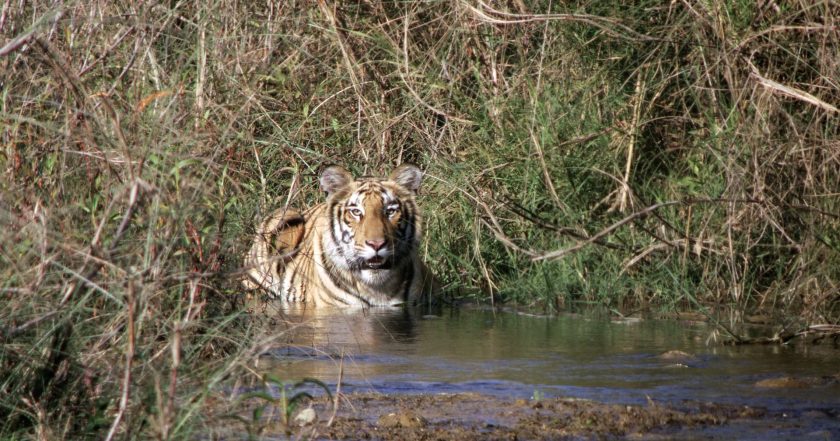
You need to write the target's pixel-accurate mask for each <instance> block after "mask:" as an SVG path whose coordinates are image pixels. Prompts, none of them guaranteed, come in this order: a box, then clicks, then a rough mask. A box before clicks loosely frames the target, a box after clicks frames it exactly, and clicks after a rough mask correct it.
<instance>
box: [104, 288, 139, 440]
mask: <svg viewBox="0 0 840 441" xmlns="http://www.w3.org/2000/svg"><path fill="white" fill-rule="evenodd" d="M127 295H128V299H127V300H128V308H127V311H126V313H127V315H128V316H127V322H128V323H127V324H126V335H127V339H128V347H127V348H126V351H125V369H124V370H123V382H122V394H121V395H120V404H119V407H118V408H117V415H116V416H115V417H114V422H113V423H111V428H110V429H109V430H108V435H107V436H106V437H105V441H111V440H112V439H113V438H114V435H115V434H116V433H117V428H118V427H119V426H120V422H121V421H122V419H123V416H124V415H125V412H126V409H127V408H128V399H129V396H130V394H131V369H132V367H133V366H132V365H133V362H134V345H135V341H134V339H135V337H134V282H133V281H132V280H129V281H128V289H127Z"/></svg>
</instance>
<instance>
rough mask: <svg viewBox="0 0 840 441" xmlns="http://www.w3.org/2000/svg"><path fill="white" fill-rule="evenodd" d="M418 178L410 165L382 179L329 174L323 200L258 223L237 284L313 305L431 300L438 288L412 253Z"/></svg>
mask: <svg viewBox="0 0 840 441" xmlns="http://www.w3.org/2000/svg"><path fill="white" fill-rule="evenodd" d="M421 179H422V172H420V170H419V169H417V168H416V167H414V166H411V165H403V166H401V167H398V168H397V169H396V170H394V172H393V173H392V174H391V175H390V176H389V177H388V178H386V179H382V178H372V177H363V178H359V179H358V180H354V179H353V177H352V176H351V175H350V174H349V173H348V172H347V171H345V170H344V169H341V168H339V167H330V168H328V169H327V170H325V171H324V173H323V174H322V175H321V179H320V184H321V189H322V190H324V191H326V192H327V195H328V196H327V201H326V202H324V203H322V204H319V205H317V206H315V207H312V208H311V209H310V210H307V211H306V212H304V213H300V212H298V211H295V210H289V209H281V210H277V211H275V212H274V213H272V214H271V215H269V216H268V217H267V218H266V219H265V220H264V221H263V222H262V223H261V224H260V225H259V227H258V228H257V234H256V237H255V239H254V243H253V245H252V247H251V250H250V252H249V253H248V256H247V257H246V260H245V266H246V268H248V274H247V278H246V280H244V281H243V284H244V285H245V287H246V288H250V289H254V288H261V289H264V290H265V291H267V292H268V293H269V294H271V295H272V296H273V297H276V298H279V299H280V300H282V301H283V302H287V303H305V304H311V305H314V306H317V305H333V306H361V307H366V306H392V305H397V304H401V303H406V302H414V301H416V300H418V299H419V298H420V297H421V296H423V295H429V294H431V293H432V292H433V291H435V290H436V288H437V286H436V285H437V284H436V282H435V280H434V278H433V276H432V275H431V273H430V272H429V270H428V269H427V267H426V266H425V264H423V262H422V261H421V260H420V258H419V255H418V246H419V242H420V233H421V230H420V218H419V212H418V209H417V205H416V202H415V199H414V196H415V194H416V192H417V190H418V189H419V187H420V182H421Z"/></svg>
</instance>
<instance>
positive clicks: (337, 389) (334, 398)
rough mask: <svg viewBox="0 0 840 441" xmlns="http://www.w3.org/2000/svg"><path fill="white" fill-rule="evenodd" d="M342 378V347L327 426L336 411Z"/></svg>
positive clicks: (332, 419) (330, 424)
mask: <svg viewBox="0 0 840 441" xmlns="http://www.w3.org/2000/svg"><path fill="white" fill-rule="evenodd" d="M343 379H344V349H342V350H341V362H339V364H338V384H336V385H335V396H334V397H333V409H332V414H331V415H330V419H329V421H327V427H332V423H333V421H334V420H335V414H336V413H338V399H339V397H340V396H341V382H342V381H343Z"/></svg>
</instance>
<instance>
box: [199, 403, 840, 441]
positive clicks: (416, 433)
mask: <svg viewBox="0 0 840 441" xmlns="http://www.w3.org/2000/svg"><path fill="white" fill-rule="evenodd" d="M333 403H334V402H333V401H331V400H325V399H321V400H316V401H314V402H312V403H310V405H309V406H308V407H306V409H307V410H306V411H305V412H304V418H293V419H292V423H291V427H289V428H288V429H289V432H288V433H291V435H292V436H293V437H294V438H299V439H374V440H383V441H390V440H394V441H397V440H435V439H458V440H476V441H478V440H556V439H575V440H580V439H587V440H588V439H605V438H606V439H627V440H651V441H653V440H665V439H677V438H678V439H692V440H711V439H741V440H775V439H790V438H791V437H796V438H797V439H803V440H824V439H834V438H835V437H837V436H838V435H840V421H838V418H840V414H838V413H837V411H836V409H834V410H830V409H820V410H811V411H808V412H798V413H795V414H786V413H784V412H772V411H767V410H766V409H762V408H753V407H749V406H735V405H725V404H717V403H712V402H690V401H687V402H684V403H681V404H680V405H679V406H673V405H666V404H661V403H657V402H656V399H655V398H650V401H649V403H648V404H647V405H644V406H638V405H618V404H604V403H598V402H595V401H588V400H576V399H567V398H553V399H540V400H533V399H528V400H526V399H505V398H499V397H494V396H487V395H480V394H435V395H410V396H393V395H382V394H370V393H360V394H351V395H347V396H342V397H341V399H339V400H338V403H339V407H338V410H337V411H336V412H335V414H334V415H333ZM310 409H311V410H310ZM312 410H314V414H313V413H312ZM312 418H314V420H313V419H312ZM261 424H262V426H261V427H258V428H257V427H254V426H257V425H259V424H254V425H253V426H252V427H251V430H255V429H257V430H259V436H261V437H278V436H279V437H283V436H285V435H286V434H287V431H286V429H287V428H286V427H285V426H282V425H276V424H274V425H272V424H266V423H265V422H262V423H261ZM213 433H214V434H216V435H219V436H225V437H229V438H232V439H236V438H243V437H244V436H243V435H244V434H245V433H247V430H246V427H245V426H244V425H232V426H231V427H228V428H227V429H222V430H219V431H218V432H213ZM255 434H256V432H255Z"/></svg>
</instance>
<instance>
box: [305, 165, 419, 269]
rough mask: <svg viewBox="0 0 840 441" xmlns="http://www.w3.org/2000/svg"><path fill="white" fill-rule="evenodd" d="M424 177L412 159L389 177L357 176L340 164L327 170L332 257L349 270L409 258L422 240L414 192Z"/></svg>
mask: <svg viewBox="0 0 840 441" xmlns="http://www.w3.org/2000/svg"><path fill="white" fill-rule="evenodd" d="M422 180H423V172H421V171H420V169H418V168H417V167H415V166H413V165H408V164H403V165H401V166H399V167H397V168H396V169H395V170H394V171H393V172H392V173H391V175H390V176H388V177H387V178H375V177H370V176H363V177H361V178H359V179H354V178H353V176H352V175H351V174H350V173H349V172H348V171H347V170H345V169H343V168H341V167H337V166H333V167H329V168H327V169H326V170H324V172H323V173H322V174H321V179H320V184H321V190H323V191H325V192H326V193H327V203H326V206H327V210H328V218H329V227H328V229H329V232H328V234H327V233H325V234H324V242H325V245H326V252H327V254H328V255H329V256H328V257H329V258H330V260H332V262H333V263H334V264H335V265H337V266H339V267H341V268H343V269H346V270H351V271H363V270H372V271H373V272H378V270H387V269H391V268H394V267H395V266H397V265H399V264H401V263H404V262H407V261H409V260H410V258H411V257H412V254H413V253H415V252H416V249H417V244H418V243H419V240H420V221H419V219H418V210H417V205H416V203H415V200H414V196H415V195H416V194H417V191H418V190H419V189H420V183H421V181H422ZM366 272H367V271H366Z"/></svg>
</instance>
